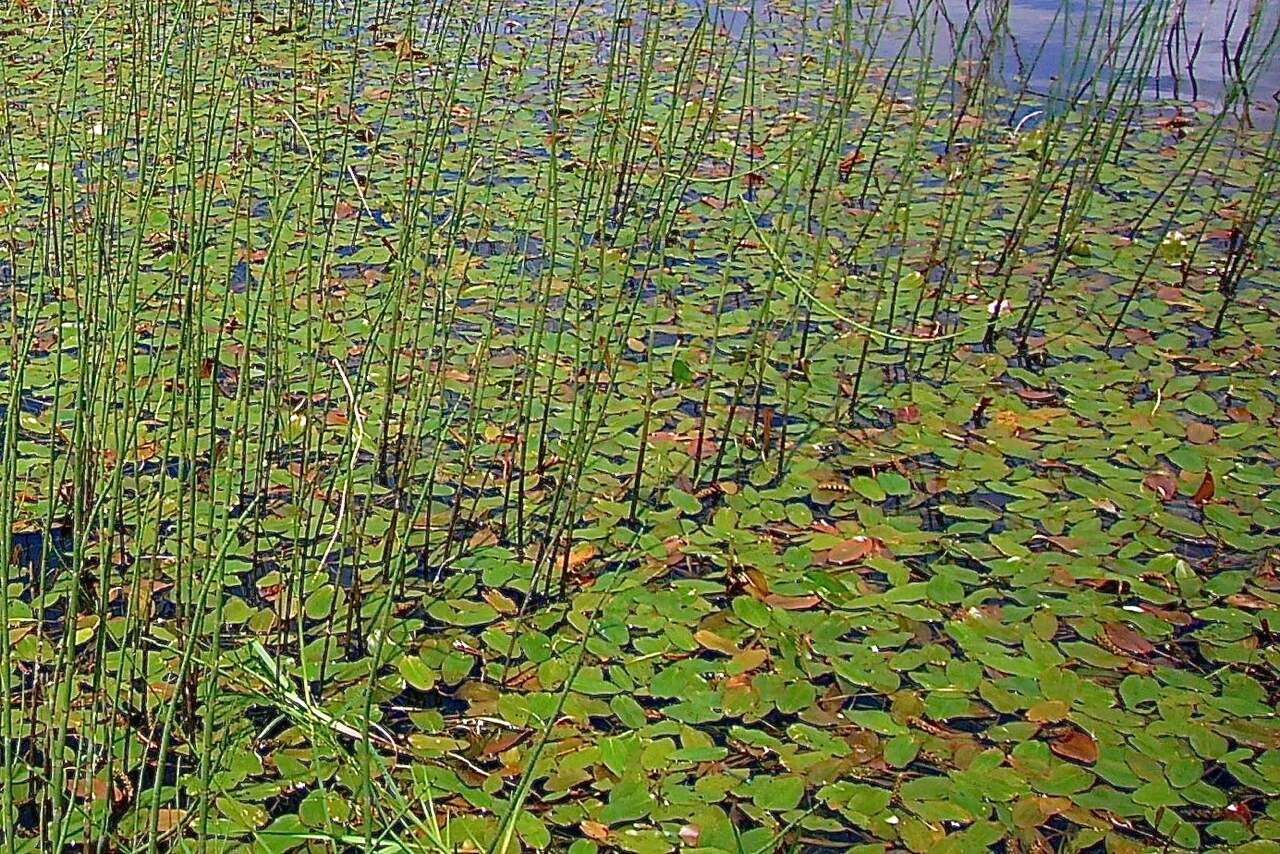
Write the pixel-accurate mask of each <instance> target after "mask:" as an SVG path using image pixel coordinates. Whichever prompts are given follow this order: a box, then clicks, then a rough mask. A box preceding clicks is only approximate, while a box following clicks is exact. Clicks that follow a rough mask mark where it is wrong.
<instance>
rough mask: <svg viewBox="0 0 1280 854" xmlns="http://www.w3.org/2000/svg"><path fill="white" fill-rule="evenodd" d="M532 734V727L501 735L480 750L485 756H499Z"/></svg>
mask: <svg viewBox="0 0 1280 854" xmlns="http://www.w3.org/2000/svg"><path fill="white" fill-rule="evenodd" d="M532 734H533V730H531V729H521V730H516V731H515V732H509V733H506V734H505V735H500V736H498V737H497V738H495V739H493V740H492V741H490V742H488V743H486V744H485V746H484V747H483V748H482V749H481V751H480V752H481V753H483V754H484V755H485V756H497V755H498V754H499V753H506V752H507V751H508V750H510V749H511V748H513V747H515V746H516V745H517V744H519V743H520V742H522V741H524V740H525V739H526V738H528V737H529V736H530V735H532Z"/></svg>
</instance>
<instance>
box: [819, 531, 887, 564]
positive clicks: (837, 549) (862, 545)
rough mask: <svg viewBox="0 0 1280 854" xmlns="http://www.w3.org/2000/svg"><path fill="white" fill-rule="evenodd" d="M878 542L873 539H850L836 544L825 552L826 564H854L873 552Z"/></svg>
mask: <svg viewBox="0 0 1280 854" xmlns="http://www.w3.org/2000/svg"><path fill="white" fill-rule="evenodd" d="M879 544H880V541H879V540H877V539H876V538H875V537H862V536H859V537H850V538H849V539H847V540H845V541H844V542H842V543H836V544H835V545H834V546H832V547H831V551H829V552H827V562H828V563H854V562H856V561H860V560H862V559H863V558H864V557H866V556H867V555H869V554H871V553H872V552H874V551H875V550H876V549H877V547H878V546H879Z"/></svg>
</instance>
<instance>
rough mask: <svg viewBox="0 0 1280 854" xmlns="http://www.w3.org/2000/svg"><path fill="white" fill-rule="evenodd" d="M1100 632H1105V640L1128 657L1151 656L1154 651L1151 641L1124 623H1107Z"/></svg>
mask: <svg viewBox="0 0 1280 854" xmlns="http://www.w3.org/2000/svg"><path fill="white" fill-rule="evenodd" d="M1102 630H1103V631H1104V632H1106V634H1107V640H1109V641H1111V643H1113V644H1114V645H1115V646H1116V647H1117V648H1118V649H1122V650H1124V651H1125V652H1127V653H1129V654H1130V655H1151V654H1152V653H1153V652H1155V651H1156V648H1155V645H1154V644H1153V643H1151V641H1149V640H1147V639H1146V638H1144V637H1143V636H1142V635H1140V634H1138V633H1137V632H1135V631H1134V630H1133V629H1131V628H1129V627H1128V626H1126V625H1125V624H1124V623H1107V624H1105V625H1104V626H1103V627H1102Z"/></svg>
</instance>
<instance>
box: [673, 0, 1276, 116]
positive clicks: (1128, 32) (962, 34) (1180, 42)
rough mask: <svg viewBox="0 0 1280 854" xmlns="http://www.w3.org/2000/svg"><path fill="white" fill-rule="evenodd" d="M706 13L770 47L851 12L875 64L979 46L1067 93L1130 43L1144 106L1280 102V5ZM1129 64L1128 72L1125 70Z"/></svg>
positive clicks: (740, 8)
mask: <svg viewBox="0 0 1280 854" xmlns="http://www.w3.org/2000/svg"><path fill="white" fill-rule="evenodd" d="M689 2H690V3H692V4H693V5H694V6H695V7H697V8H704V7H705V8H707V9H709V10H710V11H711V13H712V14H713V16H714V17H715V18H716V20H718V21H719V22H720V23H721V25H722V26H723V27H724V28H725V29H727V30H729V31H730V32H732V33H734V34H736V35H746V34H748V33H749V32H750V30H751V28H752V26H753V25H754V27H755V28H756V31H757V33H758V34H761V35H766V34H767V32H768V31H769V30H770V29H772V28H773V27H775V26H787V27H790V28H795V27H797V26H798V25H799V23H800V20H801V19H803V18H808V19H809V21H810V23H811V24H813V25H815V26H817V27H828V28H829V27H831V26H832V24H833V22H834V21H839V20H841V18H842V14H843V10H848V11H849V12H850V13H851V14H852V20H853V21H855V23H854V24H853V26H852V27H851V32H852V33H853V35H854V36H855V38H854V39H853V40H852V41H853V43H854V44H855V45H857V44H858V43H859V41H861V42H862V43H863V44H865V45H866V46H867V47H869V48H870V49H871V50H873V51H874V52H875V53H876V54H878V55H880V56H882V57H886V58H891V57H894V56H896V55H897V54H898V53H899V51H900V49H901V48H902V47H903V46H904V44H905V45H906V46H907V48H908V51H907V55H909V56H913V57H917V58H918V57H920V56H922V55H928V56H930V57H931V59H932V61H933V63H934V64H935V65H937V66H945V65H947V64H949V63H950V61H951V59H952V58H953V57H955V56H956V54H957V53H959V55H960V56H961V57H962V58H971V59H979V58H981V57H982V56H983V53H984V48H985V47H986V46H987V45H994V46H995V50H994V51H993V52H992V53H991V55H990V62H991V65H992V67H993V69H994V70H995V71H996V72H997V73H998V74H1000V75H1001V76H1002V77H1003V78H1004V79H1005V80H1007V81H1008V82H1009V84H1010V85H1012V86H1016V87H1026V88H1028V89H1031V90H1038V91H1041V92H1044V93H1049V92H1054V93H1068V94H1069V93H1071V92H1073V91H1079V90H1080V89H1082V88H1088V87H1089V86H1090V85H1092V84H1093V83H1099V84H1101V83H1103V82H1105V78H1106V74H1107V72H1108V71H1109V70H1111V69H1115V68H1116V67H1119V66H1122V65H1124V66H1128V67H1133V60H1134V58H1135V54H1132V53H1130V49H1131V48H1132V46H1133V45H1134V41H1135V39H1143V40H1145V43H1147V44H1150V45H1151V46H1152V47H1153V48H1154V53H1155V57H1154V62H1153V64H1152V65H1151V66H1150V67H1149V68H1148V69H1146V73H1145V74H1144V78H1145V83H1144V88H1145V92H1146V94H1147V95H1148V96H1149V97H1155V98H1176V99H1180V100H1185V101H1195V100H1207V101H1214V102H1221V101H1222V100H1223V99H1224V97H1225V96H1226V94H1227V93H1228V92H1229V91H1230V89H1231V87H1232V86H1234V85H1236V83H1237V82H1238V81H1241V80H1244V81H1247V82H1248V84H1249V85H1248V95H1249V97H1250V99H1251V100H1252V101H1254V102H1255V103H1267V104H1270V103H1271V102H1273V100H1274V99H1275V98H1276V96H1277V94H1278V93H1280V50H1278V49H1277V48H1278V47H1280V44H1278V42H1280V35H1278V31H1280V2H1275V0H888V5H885V4H843V3H831V2H825V0H820V1H819V2H804V0H799V2H794V0H793V2H794V5H793V6H791V7H788V8H786V9H785V10H784V9H782V8H781V7H780V6H777V5H775V4H774V3H771V2H769V0H752V2H749V3H746V4H717V3H708V2H705V0H689ZM1126 59H1127V61H1126Z"/></svg>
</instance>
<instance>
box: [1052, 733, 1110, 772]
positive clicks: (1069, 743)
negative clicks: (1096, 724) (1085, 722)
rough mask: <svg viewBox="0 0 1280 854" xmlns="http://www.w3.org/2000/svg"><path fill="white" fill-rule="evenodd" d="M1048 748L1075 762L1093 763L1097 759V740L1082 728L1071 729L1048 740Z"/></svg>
mask: <svg viewBox="0 0 1280 854" xmlns="http://www.w3.org/2000/svg"><path fill="white" fill-rule="evenodd" d="M1049 749H1050V750H1052V751H1053V752H1054V753H1056V754H1058V755H1059V756H1062V757H1065V758H1067V759H1074V760H1075V761H1077V762H1086V763H1089V764H1093V763H1094V762H1097V761H1098V742H1096V741H1094V740H1093V736H1091V735H1089V733H1087V732H1084V731H1083V730H1078V729H1073V730H1071V731H1070V732H1068V733H1066V734H1064V735H1060V736H1058V737H1057V738H1055V739H1054V740H1053V741H1051V742H1049Z"/></svg>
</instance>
